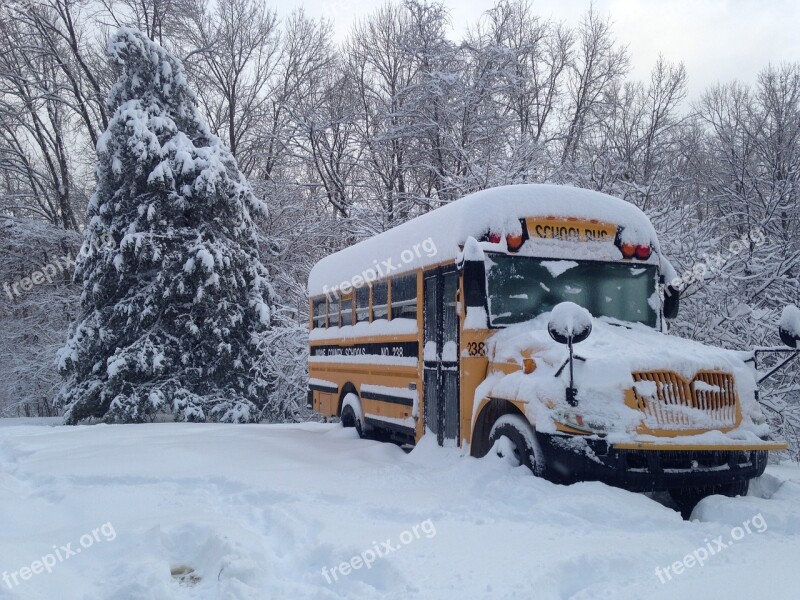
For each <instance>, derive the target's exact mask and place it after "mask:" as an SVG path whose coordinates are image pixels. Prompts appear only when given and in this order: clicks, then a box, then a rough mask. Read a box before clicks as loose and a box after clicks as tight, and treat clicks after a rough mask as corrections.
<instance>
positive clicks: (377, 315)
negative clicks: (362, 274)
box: [372, 281, 389, 321]
mask: <svg viewBox="0 0 800 600" xmlns="http://www.w3.org/2000/svg"><path fill="white" fill-rule="evenodd" d="M388 315H389V286H388V284H387V283H386V282H385V281H380V282H377V283H373V284H372V320H373V321H374V320H375V319H386V318H387V317H388Z"/></svg>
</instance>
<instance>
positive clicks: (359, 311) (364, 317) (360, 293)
mask: <svg viewBox="0 0 800 600" xmlns="http://www.w3.org/2000/svg"><path fill="white" fill-rule="evenodd" d="M364 321H369V287H368V286H367V285H362V286H361V287H357V288H356V323H363V322H364Z"/></svg>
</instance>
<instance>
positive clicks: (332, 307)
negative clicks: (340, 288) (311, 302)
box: [328, 296, 339, 327]
mask: <svg viewBox="0 0 800 600" xmlns="http://www.w3.org/2000/svg"><path fill="white" fill-rule="evenodd" d="M338 326H339V296H331V297H329V298H328V327H338Z"/></svg>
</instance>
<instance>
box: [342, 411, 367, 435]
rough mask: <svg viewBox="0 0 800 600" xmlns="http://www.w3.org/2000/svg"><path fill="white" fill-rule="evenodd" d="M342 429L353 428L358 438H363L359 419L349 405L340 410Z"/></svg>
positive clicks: (362, 429)
mask: <svg viewBox="0 0 800 600" xmlns="http://www.w3.org/2000/svg"><path fill="white" fill-rule="evenodd" d="M341 418H342V427H355V428H356V433H358V437H360V438H362V439H363V438H364V428H363V427H362V426H361V419H359V418H358V416H357V415H356V411H355V410H353V407H352V406H350V405H349V404H348V405H347V406H345V407H344V408H343V409H342V417H341Z"/></svg>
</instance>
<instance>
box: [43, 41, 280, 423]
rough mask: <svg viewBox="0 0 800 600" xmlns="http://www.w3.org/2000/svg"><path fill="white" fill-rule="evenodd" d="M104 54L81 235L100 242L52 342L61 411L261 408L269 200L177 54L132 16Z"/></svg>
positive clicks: (232, 416)
mask: <svg viewBox="0 0 800 600" xmlns="http://www.w3.org/2000/svg"><path fill="white" fill-rule="evenodd" d="M108 58H109V59H110V60H111V61H112V62H113V63H115V64H116V65H118V67H119V69H120V76H119V79H118V80H117V82H116V83H115V85H114V86H113V88H112V90H111V93H110V95H109V100H108V108H109V111H110V113H111V115H112V116H111V119H110V121H109V126H108V129H107V130H106V131H105V133H104V134H103V135H102V136H101V137H100V139H99V141H98V144H97V153H98V158H99V166H98V168H97V177H98V186H97V191H96V192H95V194H94V196H93V197H92V199H91V201H90V204H89V219H90V220H89V224H88V226H87V228H86V232H85V242H84V243H85V244H87V245H89V246H92V247H96V248H98V249H97V251H95V252H91V253H88V254H87V255H86V256H85V257H84V258H83V259H81V260H79V261H78V264H77V270H76V276H77V278H78V279H79V280H80V281H81V282H82V283H83V294H82V296H81V310H80V316H79V320H78V322H77V323H76V324H75V325H74V326H73V328H72V332H71V335H70V338H69V340H68V341H67V343H66V345H65V346H64V348H63V349H62V350H61V351H60V353H59V368H60V370H61V372H62V373H63V375H64V377H65V379H66V383H65V385H64V388H63V390H62V391H61V393H60V395H59V397H58V403H59V404H60V405H62V406H64V407H65V416H66V419H67V422H69V423H76V422H78V421H80V420H82V419H84V418H87V417H96V418H103V419H105V420H107V421H123V422H141V421H147V420H151V419H153V418H154V416H155V415H156V414H157V413H159V412H162V411H165V410H172V411H173V412H174V414H175V418H176V419H179V420H187V421H205V420H220V421H231V422H248V421H255V420H258V419H259V418H260V414H261V411H262V408H263V407H264V406H265V405H266V404H267V403H268V401H269V400H268V397H267V387H268V385H267V380H266V378H265V377H264V376H263V374H262V373H261V372H260V370H259V368H258V362H259V360H260V357H259V352H260V342H261V340H262V339H263V336H264V334H265V332H266V331H267V329H268V327H269V325H270V322H271V319H272V309H271V306H270V304H271V303H272V301H273V292H272V288H271V286H270V284H269V281H268V273H267V271H266V269H265V267H264V266H263V265H262V263H261V262H260V260H259V257H258V248H257V240H256V230H255V226H254V222H253V218H254V216H255V215H265V214H266V208H265V206H264V205H263V203H262V202H261V201H259V200H258V199H257V198H256V197H255V196H254V194H253V193H252V191H251V189H250V187H249V185H248V183H247V181H246V180H245V178H244V177H243V176H242V174H241V173H240V172H239V170H238V167H237V164H236V161H235V160H234V158H233V157H232V156H231V154H230V152H229V151H228V150H227V149H226V148H225V147H224V146H223V145H222V143H221V141H220V140H219V138H218V137H217V136H215V135H214V134H212V133H211V131H210V130H209V128H208V126H207V125H206V123H205V122H204V121H203V120H202V118H201V117H200V115H199V112H198V110H197V107H196V100H195V96H194V94H193V93H192V91H191V90H190V89H189V87H188V85H187V81H186V77H185V73H184V69H183V66H182V64H181V62H180V61H179V60H177V59H176V58H175V57H173V56H172V55H171V54H170V53H169V52H167V51H166V50H165V49H163V48H162V47H161V46H159V45H158V44H156V43H154V42H152V41H151V40H149V39H148V38H147V37H146V36H145V35H144V34H142V33H140V32H138V31H136V30H133V29H128V28H121V29H120V30H119V31H118V32H117V33H116V34H115V35H113V36H112V38H111V40H110V42H109V45H108ZM100 239H110V240H111V241H112V242H113V243H111V244H105V245H102V244H99V243H98V240H100Z"/></svg>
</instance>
